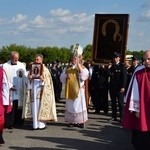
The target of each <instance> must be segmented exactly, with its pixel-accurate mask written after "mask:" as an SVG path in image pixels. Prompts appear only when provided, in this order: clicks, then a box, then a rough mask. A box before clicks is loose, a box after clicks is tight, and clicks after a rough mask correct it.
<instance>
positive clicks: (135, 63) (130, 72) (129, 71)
mask: <svg viewBox="0 0 150 150" xmlns="http://www.w3.org/2000/svg"><path fill="white" fill-rule="evenodd" d="M138 66H140V64H139V59H138V58H137V57H135V56H133V57H132V65H131V66H130V67H129V68H128V69H127V84H126V92H127V90H128V86H129V83H130V80H131V78H132V75H133V73H134V71H135V69H136V68H137V67H138Z"/></svg>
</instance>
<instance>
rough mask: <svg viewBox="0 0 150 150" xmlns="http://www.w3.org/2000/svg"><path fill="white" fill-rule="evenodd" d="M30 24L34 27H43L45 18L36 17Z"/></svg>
mask: <svg viewBox="0 0 150 150" xmlns="http://www.w3.org/2000/svg"><path fill="white" fill-rule="evenodd" d="M31 24H33V25H35V26H36V27H42V26H44V25H45V18H44V17H42V16H40V15H39V16H36V18H35V19H34V20H33V21H31Z"/></svg>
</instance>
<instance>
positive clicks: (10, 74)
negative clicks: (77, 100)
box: [3, 60, 27, 101]
mask: <svg viewBox="0 0 150 150" xmlns="http://www.w3.org/2000/svg"><path fill="white" fill-rule="evenodd" d="M3 69H4V71H5V72H6V76H7V79H8V82H9V88H11V87H13V86H15V83H14V78H17V80H19V77H18V71H19V70H22V71H23V72H24V76H26V75H27V72H26V66H25V64H24V63H22V62H19V61H18V62H17V64H16V65H11V61H10V60H9V61H8V62H6V63H4V64H3ZM15 80H16V79H15ZM15 88H16V89H17V87H15ZM18 93H19V92H14V93H13V92H11V93H10V99H11V100H12V101H13V100H16V97H18Z"/></svg>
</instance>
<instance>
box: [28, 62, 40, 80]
mask: <svg viewBox="0 0 150 150" xmlns="http://www.w3.org/2000/svg"><path fill="white" fill-rule="evenodd" d="M42 72H43V65H42V64H37V63H33V64H32V65H31V72H30V74H31V75H32V78H34V79H38V78H40V76H41V75H42Z"/></svg>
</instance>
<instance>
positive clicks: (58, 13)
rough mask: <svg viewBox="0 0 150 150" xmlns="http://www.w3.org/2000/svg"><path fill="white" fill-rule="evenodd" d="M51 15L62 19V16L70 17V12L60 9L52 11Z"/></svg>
mask: <svg viewBox="0 0 150 150" xmlns="http://www.w3.org/2000/svg"><path fill="white" fill-rule="evenodd" d="M50 14H51V15H53V16H58V17H61V16H66V15H70V11H69V10H68V9H65V10H64V9H62V8H59V9H56V10H54V9H53V10H51V11H50Z"/></svg>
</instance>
